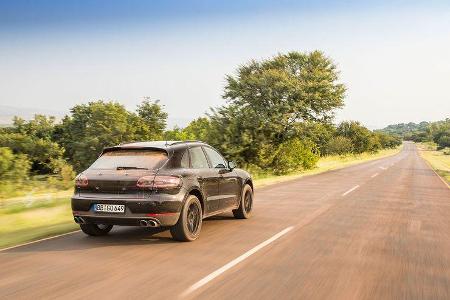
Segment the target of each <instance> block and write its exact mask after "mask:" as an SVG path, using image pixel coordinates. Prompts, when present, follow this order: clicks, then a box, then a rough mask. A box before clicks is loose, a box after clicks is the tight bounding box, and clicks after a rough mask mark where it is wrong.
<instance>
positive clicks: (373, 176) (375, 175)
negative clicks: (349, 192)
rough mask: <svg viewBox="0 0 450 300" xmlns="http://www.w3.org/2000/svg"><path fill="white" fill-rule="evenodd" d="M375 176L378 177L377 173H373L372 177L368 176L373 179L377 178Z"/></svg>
mask: <svg viewBox="0 0 450 300" xmlns="http://www.w3.org/2000/svg"><path fill="white" fill-rule="evenodd" d="M377 176H378V173H375V174H373V175H372V176H370V178H374V177H377Z"/></svg>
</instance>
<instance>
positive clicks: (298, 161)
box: [270, 138, 319, 175]
mask: <svg viewBox="0 0 450 300" xmlns="http://www.w3.org/2000/svg"><path fill="white" fill-rule="evenodd" d="M274 154H275V155H274V158H273V160H272V163H271V164H270V167H271V169H272V170H273V171H274V174H276V175H282V174H287V173H290V172H294V171H299V170H302V169H311V168H313V167H314V166H315V165H316V162H317V161H318V160H319V155H318V154H317V153H315V145H314V144H313V143H312V142H310V141H306V142H305V141H301V140H300V139H297V138H296V139H292V140H289V141H286V142H284V143H282V144H281V145H280V146H279V147H278V149H277V150H276V151H274Z"/></svg>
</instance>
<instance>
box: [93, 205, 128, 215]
mask: <svg viewBox="0 0 450 300" xmlns="http://www.w3.org/2000/svg"><path fill="white" fill-rule="evenodd" d="M94 211H96V212H109V213H124V212H125V205H121V204H94Z"/></svg>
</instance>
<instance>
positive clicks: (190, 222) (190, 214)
mask: <svg viewBox="0 0 450 300" xmlns="http://www.w3.org/2000/svg"><path fill="white" fill-rule="evenodd" d="M202 218H203V212H202V205H201V204H200V200H198V198H197V197H196V196H194V195H189V197H188V198H187V199H186V201H185V203H184V205H183V208H182V210H181V214H180V218H179V219H178V222H177V224H175V225H174V226H172V227H170V233H171V234H172V237H173V238H174V239H175V240H177V241H180V242H192V241H195V240H196V239H197V238H198V236H199V235H200V230H201V229H202Z"/></svg>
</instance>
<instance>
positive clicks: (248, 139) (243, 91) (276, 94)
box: [209, 51, 345, 167]
mask: <svg viewBox="0 0 450 300" xmlns="http://www.w3.org/2000/svg"><path fill="white" fill-rule="evenodd" d="M226 80H227V84H226V86H225V93H224V98H225V99H227V101H228V103H227V105H226V106H223V107H220V108H218V109H216V110H213V111H212V113H211V115H210V122H211V123H210V125H211V127H210V129H209V132H210V134H209V141H210V142H211V143H212V144H213V145H214V146H216V147H218V148H219V149H221V150H222V151H223V152H225V153H226V154H227V155H228V156H229V157H231V158H233V159H235V160H237V161H241V162H244V163H249V164H255V165H257V166H260V167H265V163H266V161H267V159H268V158H267V157H264V153H266V152H265V151H264V150H262V149H266V148H272V149H277V148H278V146H279V145H281V144H282V143H284V142H286V141H289V140H292V139H295V138H297V137H298V134H299V127H301V126H298V125H299V123H300V122H328V121H330V120H331V119H332V118H333V116H334V110H335V109H337V108H340V107H342V106H343V97H344V93H345V87H344V86H343V85H342V84H340V83H338V72H337V71H336V67H335V65H334V64H333V62H332V61H331V60H330V59H329V58H327V57H325V56H324V55H323V53H321V52H319V51H314V52H311V53H299V52H290V53H288V54H279V55H277V56H275V57H273V58H271V59H267V60H263V61H251V62H250V63H248V64H245V65H243V66H241V67H240V68H238V70H237V74H236V75H229V76H227V77H226Z"/></svg>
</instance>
